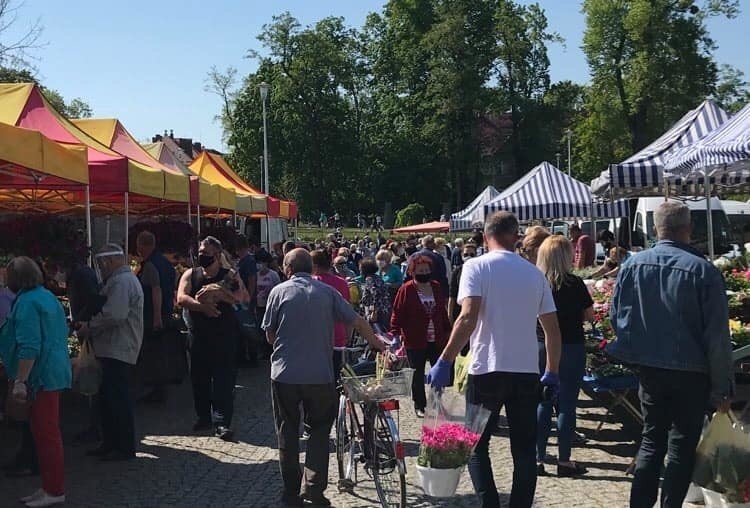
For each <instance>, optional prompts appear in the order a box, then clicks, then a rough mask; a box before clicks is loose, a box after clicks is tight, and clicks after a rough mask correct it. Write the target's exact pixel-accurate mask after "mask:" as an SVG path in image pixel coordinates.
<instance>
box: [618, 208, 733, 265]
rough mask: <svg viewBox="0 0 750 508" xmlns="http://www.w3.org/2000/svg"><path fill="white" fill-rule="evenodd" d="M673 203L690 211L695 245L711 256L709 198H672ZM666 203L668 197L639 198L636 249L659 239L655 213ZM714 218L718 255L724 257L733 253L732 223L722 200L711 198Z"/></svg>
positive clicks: (635, 224)
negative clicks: (665, 198)
mask: <svg viewBox="0 0 750 508" xmlns="http://www.w3.org/2000/svg"><path fill="white" fill-rule="evenodd" d="M670 201H674V202H679V203H684V204H685V205H687V207H688V208H690V216H691V218H692V222H693V234H692V242H691V245H692V247H693V248H695V249H696V250H698V251H700V252H702V253H703V254H708V242H707V238H708V235H707V229H708V225H707V222H706V219H707V214H706V199H705V198H702V199H701V198H699V199H696V198H670ZM662 203H664V198H661V197H656V198H638V205H637V206H636V210H635V217H634V219H633V235H632V242H633V246H634V247H643V248H644V249H645V248H648V247H651V246H653V245H654V244H655V243H656V241H657V239H656V231H655V230H654V211H655V210H656V209H657V208H658V207H659V205H661V204H662ZM711 217H712V219H713V231H714V235H713V236H714V252H715V253H716V254H721V253H724V252H729V251H731V250H732V246H731V243H732V242H731V235H730V228H729V221H728V220H727V215H726V213H724V208H723V206H722V204H721V201H720V200H719V198H711Z"/></svg>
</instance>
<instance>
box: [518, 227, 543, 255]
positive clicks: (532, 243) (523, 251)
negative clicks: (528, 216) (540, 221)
mask: <svg viewBox="0 0 750 508" xmlns="http://www.w3.org/2000/svg"><path fill="white" fill-rule="evenodd" d="M549 236H550V232H549V231H548V230H547V228H545V227H543V226H531V227H530V228H528V229H527V230H526V234H525V235H524V237H523V239H522V240H521V248H520V249H519V250H520V252H519V254H520V255H521V256H523V257H524V258H526V259H528V260H529V262H531V263H533V264H536V255H537V252H538V251H539V247H540V246H541V245H542V242H544V240H546V239H547V238H549Z"/></svg>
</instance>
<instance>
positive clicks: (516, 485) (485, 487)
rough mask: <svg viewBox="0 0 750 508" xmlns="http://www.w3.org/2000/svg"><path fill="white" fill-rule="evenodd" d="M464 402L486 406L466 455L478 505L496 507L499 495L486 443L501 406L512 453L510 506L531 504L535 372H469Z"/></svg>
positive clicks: (536, 393) (525, 507)
mask: <svg viewBox="0 0 750 508" xmlns="http://www.w3.org/2000/svg"><path fill="white" fill-rule="evenodd" d="M466 402H467V403H470V404H478V405H482V406H483V407H485V408H487V409H489V410H490V419H489V421H488V422H487V425H486V426H485V428H484V432H483V433H482V437H481V438H480V439H479V443H477V446H476V448H475V449H474V453H473V454H472V456H471V459H469V474H470V475H471V481H472V483H473V484H474V491H475V492H476V494H477V498H478V500H479V505H480V506H481V507H482V508H499V507H500V497H499V496H498V493H497V487H496V486H495V477H494V475H493V474H492V462H491V461H490V455H489V447H490V439H491V438H492V432H493V431H494V430H495V428H496V427H497V421H498V417H499V413H500V409H501V408H502V407H503V406H505V413H506V415H507V417H508V428H509V431H510V453H511V455H512V456H513V486H512V488H511V491H510V500H509V506H510V508H531V505H532V504H533V502H534V494H535V492H536V426H537V424H536V408H537V404H538V403H539V375H538V374H520V373H515V372H490V373H488V374H482V375H479V376H472V375H469V379H468V381H467V386H466Z"/></svg>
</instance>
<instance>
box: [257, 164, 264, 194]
mask: <svg viewBox="0 0 750 508" xmlns="http://www.w3.org/2000/svg"><path fill="white" fill-rule="evenodd" d="M258 162H260V190H261V191H262V190H263V189H264V188H265V187H264V186H263V168H264V166H263V156H262V155H261V156H260V157H258Z"/></svg>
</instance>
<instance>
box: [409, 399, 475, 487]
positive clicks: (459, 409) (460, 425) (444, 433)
mask: <svg viewBox="0 0 750 508" xmlns="http://www.w3.org/2000/svg"><path fill="white" fill-rule="evenodd" d="M489 417H490V411H489V410H487V409H486V408H483V407H482V406H475V405H469V404H466V397H464V396H463V395H461V394H459V393H456V392H455V391H454V390H451V389H449V390H442V391H436V390H434V389H430V393H429V396H428V401H427V411H426V412H425V418H424V424H423V426H422V441H421V444H420V446H419V457H418V459H417V474H418V476H419V478H420V482H421V484H422V490H424V492H425V494H427V495H428V496H432V497H441V498H446V497H452V496H454V495H455V494H456V490H457V488H458V483H459V481H460V479H461V472H462V471H463V468H464V466H466V464H467V463H468V462H469V457H470V456H471V454H472V452H473V451H474V447H475V446H476V445H477V443H478V442H479V439H480V438H481V436H482V433H483V432H484V427H485V426H486V425H487V420H488V419H489Z"/></svg>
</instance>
